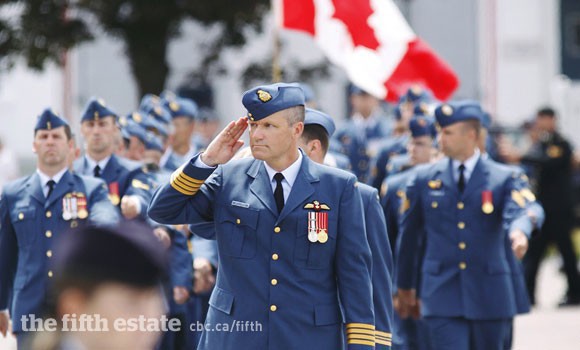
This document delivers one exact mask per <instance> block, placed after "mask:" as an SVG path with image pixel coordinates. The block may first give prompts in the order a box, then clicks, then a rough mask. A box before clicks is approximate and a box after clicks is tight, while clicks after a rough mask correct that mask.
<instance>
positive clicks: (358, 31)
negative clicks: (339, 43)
mask: <svg viewBox="0 0 580 350" xmlns="http://www.w3.org/2000/svg"><path fill="white" fill-rule="evenodd" d="M332 3H333V4H334V14H333V15H332V17H333V18H336V19H338V20H339V21H342V22H343V23H344V24H345V25H346V27H347V29H348V31H349V33H350V36H351V37H352V42H353V44H354V46H355V47H356V46H364V47H368V48H369V49H371V50H376V49H377V48H378V47H379V41H378V40H377V37H376V36H375V31H374V30H373V29H372V28H371V27H370V26H369V24H368V19H369V17H370V16H371V15H372V14H373V12H374V11H373V9H372V8H371V3H370V0H332Z"/></svg>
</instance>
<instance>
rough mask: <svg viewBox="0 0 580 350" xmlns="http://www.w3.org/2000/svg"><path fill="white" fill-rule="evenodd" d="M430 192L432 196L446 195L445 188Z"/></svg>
mask: <svg viewBox="0 0 580 350" xmlns="http://www.w3.org/2000/svg"><path fill="white" fill-rule="evenodd" d="M429 194H430V195H431V196H435V197H442V196H444V195H445V191H443V190H438V191H429Z"/></svg>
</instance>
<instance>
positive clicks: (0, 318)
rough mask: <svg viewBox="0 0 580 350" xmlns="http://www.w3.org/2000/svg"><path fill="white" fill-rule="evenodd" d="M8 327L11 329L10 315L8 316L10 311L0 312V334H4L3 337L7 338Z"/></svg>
mask: <svg viewBox="0 0 580 350" xmlns="http://www.w3.org/2000/svg"><path fill="white" fill-rule="evenodd" d="M8 327H10V315H9V314H8V310H3V311H0V333H2V336H4V337H6V333H7V332H8Z"/></svg>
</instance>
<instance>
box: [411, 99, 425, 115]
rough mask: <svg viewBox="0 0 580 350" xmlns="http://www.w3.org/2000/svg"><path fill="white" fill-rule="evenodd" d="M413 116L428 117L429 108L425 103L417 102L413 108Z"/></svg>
mask: <svg viewBox="0 0 580 350" xmlns="http://www.w3.org/2000/svg"><path fill="white" fill-rule="evenodd" d="M413 115H414V116H426V115H429V106H428V105H427V104H426V103H425V102H419V103H417V104H415V107H414V108H413Z"/></svg>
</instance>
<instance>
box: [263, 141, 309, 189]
mask: <svg viewBox="0 0 580 350" xmlns="http://www.w3.org/2000/svg"><path fill="white" fill-rule="evenodd" d="M302 157H303V156H302V151H301V150H298V159H296V161H294V163H292V164H291V165H290V166H289V167H288V168H286V169H285V170H283V171H281V173H282V175H284V180H286V181H287V182H288V184H290V187H292V186H293V185H294V181H296V177H298V172H299V171H300V165H301V164H302ZM264 166H265V167H266V171H267V172H268V178H269V179H270V182H272V181H275V180H274V175H276V173H277V171H276V170H274V169H272V168H271V167H270V166H269V165H268V164H267V163H266V162H264Z"/></svg>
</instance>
